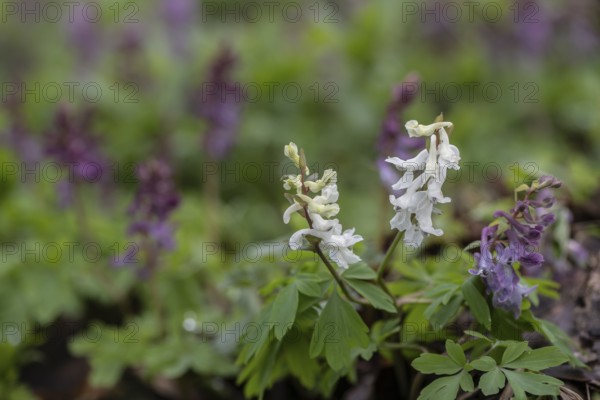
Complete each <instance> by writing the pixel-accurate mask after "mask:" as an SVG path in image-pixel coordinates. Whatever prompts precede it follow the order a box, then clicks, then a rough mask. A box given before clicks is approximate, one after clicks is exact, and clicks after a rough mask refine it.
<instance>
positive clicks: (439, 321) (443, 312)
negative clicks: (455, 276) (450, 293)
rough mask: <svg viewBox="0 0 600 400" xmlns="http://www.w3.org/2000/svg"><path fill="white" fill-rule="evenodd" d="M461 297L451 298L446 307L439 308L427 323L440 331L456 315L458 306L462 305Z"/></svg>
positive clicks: (460, 295)
mask: <svg viewBox="0 0 600 400" xmlns="http://www.w3.org/2000/svg"><path fill="white" fill-rule="evenodd" d="M462 302H463V297H462V294H460V293H459V294H457V295H456V296H454V297H452V299H451V300H450V301H449V302H448V304H447V305H444V306H441V307H440V308H439V309H438V310H437V311H436V312H435V313H433V315H432V316H431V318H429V322H430V323H431V326H432V327H433V328H434V329H441V328H443V327H444V326H446V324H448V322H450V321H451V320H452V318H454V317H455V316H456V314H457V313H458V310H459V309H460V306H461V305H462Z"/></svg>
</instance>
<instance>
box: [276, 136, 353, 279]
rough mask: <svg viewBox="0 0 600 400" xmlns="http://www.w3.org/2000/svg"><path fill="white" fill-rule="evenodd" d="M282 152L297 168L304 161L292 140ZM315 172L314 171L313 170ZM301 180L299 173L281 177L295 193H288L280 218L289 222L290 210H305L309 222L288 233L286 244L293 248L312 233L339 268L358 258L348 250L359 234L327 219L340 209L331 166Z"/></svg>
mask: <svg viewBox="0 0 600 400" xmlns="http://www.w3.org/2000/svg"><path fill="white" fill-rule="evenodd" d="M284 154H285V155H286V157H288V158H289V159H291V160H292V161H293V162H294V163H296V160H298V162H297V163H296V165H297V166H298V168H299V169H300V170H302V169H303V167H304V166H303V165H301V164H302V163H303V162H304V161H303V160H302V158H301V157H300V156H298V154H299V153H298V147H297V146H296V145H295V144H294V143H290V144H289V145H287V146H285V150H284ZM315 176H316V174H315ZM311 178H312V177H308V178H306V179H305V180H304V179H303V178H302V175H297V176H296V175H289V176H287V177H284V184H283V187H284V189H286V190H295V191H296V195H292V196H288V198H289V199H290V201H291V202H292V205H291V206H290V207H288V208H287V209H286V210H285V212H284V213H283V222H285V223H286V224H287V223H289V222H290V219H291V216H292V214H293V213H295V212H298V211H301V210H305V211H306V213H307V216H308V218H307V220H308V221H309V223H310V224H311V227H310V228H306V229H300V230H299V231H297V232H295V233H294V234H293V235H292V236H291V237H290V241H289V244H290V247H291V248H292V249H294V250H297V249H301V248H303V247H305V245H306V244H307V240H306V237H307V236H312V237H314V238H318V239H320V241H319V247H320V249H321V250H322V251H323V252H325V253H327V254H328V255H329V258H330V259H331V260H332V261H333V262H335V263H336V264H337V265H338V267H340V268H344V269H345V268H348V266H350V265H352V264H355V263H357V262H359V261H360V257H358V256H357V255H356V254H354V252H353V251H352V249H351V248H352V246H354V245H355V244H356V243H358V242H360V241H362V240H363V238H362V236H360V235H355V234H354V229H347V230H345V231H344V230H343V228H342V225H341V224H340V222H339V220H338V219H331V218H333V217H334V216H336V215H337V214H338V213H339V211H340V206H339V205H338V204H337V201H338V198H339V193H338V190H337V184H336V182H337V174H336V172H335V171H334V170H331V169H328V170H325V171H324V172H323V177H322V178H321V179H317V177H315V178H314V179H316V180H314V181H313V180H310V179H311ZM309 193H315V194H316V196H314V197H310V196H309Z"/></svg>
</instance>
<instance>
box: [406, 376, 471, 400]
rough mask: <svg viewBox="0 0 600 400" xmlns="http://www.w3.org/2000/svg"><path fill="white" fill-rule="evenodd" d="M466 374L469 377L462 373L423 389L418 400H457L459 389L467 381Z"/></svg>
mask: <svg viewBox="0 0 600 400" xmlns="http://www.w3.org/2000/svg"><path fill="white" fill-rule="evenodd" d="M464 374H467V375H469V373H468V372H466V371H462V372H461V373H460V374H456V375H452V376H445V377H443V378H438V379H436V380H435V381H433V382H431V383H430V384H429V385H427V386H426V387H425V388H423V390H422V391H421V394H420V395H419V397H418V398H417V400H456V398H457V394H458V390H459V387H460V385H461V383H462V382H463V379H465V378H464V377H463V375H464Z"/></svg>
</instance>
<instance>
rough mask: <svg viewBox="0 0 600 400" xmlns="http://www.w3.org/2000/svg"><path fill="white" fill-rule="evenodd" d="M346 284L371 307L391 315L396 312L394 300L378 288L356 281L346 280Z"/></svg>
mask: <svg viewBox="0 0 600 400" xmlns="http://www.w3.org/2000/svg"><path fill="white" fill-rule="evenodd" d="M346 282H348V284H349V285H350V286H352V288H353V289H354V290H356V291H357V292H358V293H360V294H361V296H363V297H364V298H366V299H367V300H368V301H369V303H371V304H372V305H373V307H375V308H377V309H379V310H383V311H388V312H391V313H396V312H397V310H396V306H395V305H394V300H393V299H392V298H391V297H390V296H389V295H388V294H387V293H386V292H384V291H383V289H381V288H380V287H379V286H375V285H374V284H372V283H370V282H365V281H361V280H358V279H346Z"/></svg>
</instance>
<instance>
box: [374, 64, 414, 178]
mask: <svg viewBox="0 0 600 400" xmlns="http://www.w3.org/2000/svg"><path fill="white" fill-rule="evenodd" d="M418 87H419V76H418V75H417V74H415V73H411V74H409V75H408V76H407V77H406V78H405V79H404V82H402V83H401V84H400V85H397V86H396V87H394V90H393V92H392V101H391V102H390V104H389V105H388V108H387V111H386V115H385V119H384V121H383V124H382V126H381V133H380V134H379V138H378V139H377V144H376V149H377V153H378V157H377V161H376V164H377V168H378V170H379V177H380V179H381V182H382V183H383V185H384V186H385V187H386V188H390V190H392V189H391V187H392V185H394V184H395V183H396V182H398V180H399V179H400V175H399V174H398V170H397V169H396V168H395V167H394V166H393V165H392V164H390V163H387V162H385V159H386V158H387V157H389V156H392V155H393V156H396V157H399V158H401V159H403V160H408V159H410V158H412V157H413V156H414V154H413V153H414V152H415V151H416V150H419V149H422V148H423V147H424V146H425V138H411V137H409V136H408V135H406V133H405V128H404V123H403V122H402V112H403V111H404V109H405V108H406V107H407V106H408V105H409V104H410V103H411V102H412V101H413V100H414V98H415V97H416V95H417V93H418Z"/></svg>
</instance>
